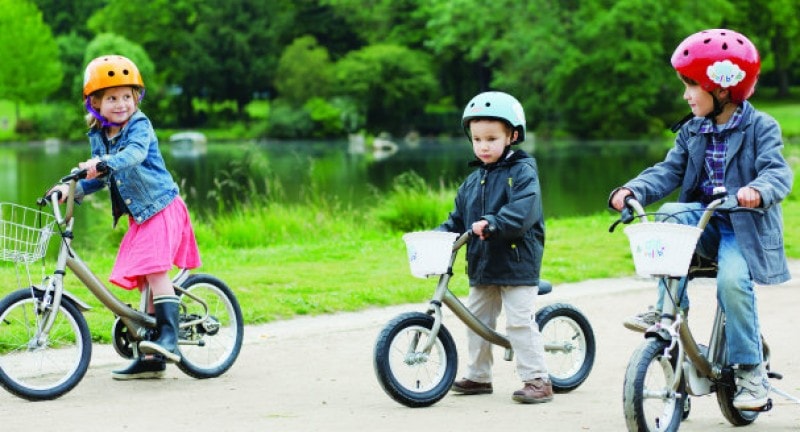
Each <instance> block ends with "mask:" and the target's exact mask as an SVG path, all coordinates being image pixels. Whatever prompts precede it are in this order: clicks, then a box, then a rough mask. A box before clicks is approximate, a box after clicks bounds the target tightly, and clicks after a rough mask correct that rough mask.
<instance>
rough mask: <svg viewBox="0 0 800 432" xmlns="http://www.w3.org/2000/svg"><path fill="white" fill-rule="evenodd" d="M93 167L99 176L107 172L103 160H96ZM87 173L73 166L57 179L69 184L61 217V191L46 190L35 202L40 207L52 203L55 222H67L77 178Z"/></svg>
mask: <svg viewBox="0 0 800 432" xmlns="http://www.w3.org/2000/svg"><path fill="white" fill-rule="evenodd" d="M95 169H96V170H97V172H98V173H100V174H101V175H100V177H102V176H105V175H106V174H108V172H109V168H108V164H106V163H105V162H104V161H100V162H98V163H97V166H96V167H95ZM87 175H88V170H86V169H78V168H73V169H72V170H71V172H70V173H69V174H68V175H66V176H64V177H61V180H60V181H59V183H60V184H61V183H68V184H69V191H68V192H67V206H66V211H65V212H64V216H63V218H62V216H61V208H60V207H59V203H60V202H61V198H62V197H63V195H62V192H61V191H59V190H57V191H54V192H53V193H49V191H48V193H47V194H45V195H44V196H43V197H41V198H37V199H36V204H38V205H39V206H40V207H43V206H45V205H47V204H48V203H49V204H52V206H53V215H54V216H55V218H56V222H57V223H58V224H63V223H67V222H69V221H70V219H72V211H73V207H74V203H75V185H76V184H77V182H78V180H82V179H85V178H86V176H87ZM51 190H52V188H51Z"/></svg>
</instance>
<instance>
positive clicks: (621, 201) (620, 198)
mask: <svg viewBox="0 0 800 432" xmlns="http://www.w3.org/2000/svg"><path fill="white" fill-rule="evenodd" d="M632 194H633V192H631V190H630V189H626V188H620V189H619V190H617V191H616V192H615V193H614V196H612V197H611V207H613V208H614V210H616V211H622V210H623V209H624V208H625V197H627V196H630V195H632Z"/></svg>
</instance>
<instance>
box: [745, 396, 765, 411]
mask: <svg viewBox="0 0 800 432" xmlns="http://www.w3.org/2000/svg"><path fill="white" fill-rule="evenodd" d="M771 409H772V398H769V399H767V403H765V404H764V406H760V407H758V408H742V409H740V410H739V411H753V412H767V411H769V410H771Z"/></svg>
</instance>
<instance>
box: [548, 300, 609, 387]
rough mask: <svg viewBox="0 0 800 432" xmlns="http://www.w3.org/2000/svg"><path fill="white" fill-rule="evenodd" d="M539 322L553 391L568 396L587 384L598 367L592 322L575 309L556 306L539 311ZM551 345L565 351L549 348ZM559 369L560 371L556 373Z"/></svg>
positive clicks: (561, 304) (573, 307)
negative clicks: (596, 365) (595, 363)
mask: <svg viewBox="0 0 800 432" xmlns="http://www.w3.org/2000/svg"><path fill="white" fill-rule="evenodd" d="M536 323H537V324H538V325H539V331H540V332H541V333H542V337H543V338H544V341H545V358H546V362H547V367H548V369H549V370H550V382H551V383H552V384H553V391H554V392H555V393H567V392H570V391H572V390H575V389H576V388H578V387H579V386H580V385H581V384H583V382H584V381H586V379H587V378H588V377H589V373H590V372H591V371H592V367H593V366H594V359H595V353H596V342H595V337H594V330H592V326H591V324H590V323H589V320H588V319H587V318H586V316H585V315H583V313H582V312H581V311H580V310H578V308H576V307H575V306H572V305H570V304H566V303H555V304H552V305H548V306H546V307H544V308H542V309H541V310H539V311H538V312H536ZM547 345H554V346H558V347H561V348H560V349H547V348H546V347H547ZM563 348H566V350H565V349H563ZM560 366H564V368H563V369H561V368H560ZM557 368H558V369H559V371H558V372H556V371H555V369H557Z"/></svg>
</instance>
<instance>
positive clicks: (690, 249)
mask: <svg viewBox="0 0 800 432" xmlns="http://www.w3.org/2000/svg"><path fill="white" fill-rule="evenodd" d="M702 232H703V230H701V229H700V228H697V227H696V226H692V225H683V224H676V223H663V222H652V223H638V224H635V225H628V226H626V227H625V234H626V235H627V236H628V240H629V241H630V244H631V253H632V254H633V264H634V265H635V266H636V274H638V275H639V276H642V277H666V276H675V277H681V276H686V275H687V274H688V273H689V264H690V263H691V260H692V254H694V249H695V247H696V246H697V239H699V238H700V234H701V233H702Z"/></svg>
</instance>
